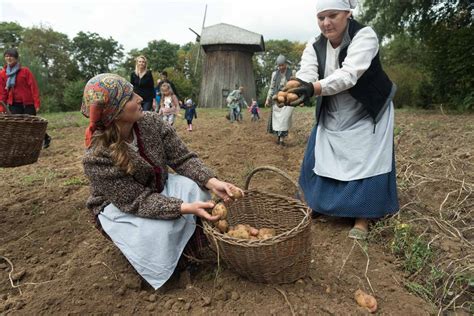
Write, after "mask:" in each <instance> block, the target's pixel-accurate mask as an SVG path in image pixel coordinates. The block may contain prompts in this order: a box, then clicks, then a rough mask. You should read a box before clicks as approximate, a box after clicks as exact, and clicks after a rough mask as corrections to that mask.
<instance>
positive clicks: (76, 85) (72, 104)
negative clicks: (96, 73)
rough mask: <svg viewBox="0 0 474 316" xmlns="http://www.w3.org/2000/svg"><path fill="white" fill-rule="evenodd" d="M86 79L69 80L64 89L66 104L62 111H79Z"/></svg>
mask: <svg viewBox="0 0 474 316" xmlns="http://www.w3.org/2000/svg"><path fill="white" fill-rule="evenodd" d="M85 84H86V83H85V81H83V80H77V81H71V82H68V83H67V85H66V88H65V89H64V105H63V107H62V111H79V109H80V108H81V104H82V94H83V92H84V86H85Z"/></svg>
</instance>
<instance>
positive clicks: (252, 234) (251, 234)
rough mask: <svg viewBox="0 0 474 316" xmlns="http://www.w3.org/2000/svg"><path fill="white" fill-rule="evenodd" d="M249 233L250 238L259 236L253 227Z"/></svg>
mask: <svg viewBox="0 0 474 316" xmlns="http://www.w3.org/2000/svg"><path fill="white" fill-rule="evenodd" d="M248 232H249V234H250V236H252V237H256V236H258V229H256V228H254V227H252V226H250V228H249V229H248Z"/></svg>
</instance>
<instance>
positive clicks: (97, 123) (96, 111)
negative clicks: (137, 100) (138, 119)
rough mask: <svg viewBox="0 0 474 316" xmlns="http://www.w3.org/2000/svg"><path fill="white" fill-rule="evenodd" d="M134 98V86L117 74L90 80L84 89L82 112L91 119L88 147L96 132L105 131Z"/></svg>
mask: <svg viewBox="0 0 474 316" xmlns="http://www.w3.org/2000/svg"><path fill="white" fill-rule="evenodd" d="M132 96H133V86H132V84H131V83H129V82H128V81H127V80H125V79H124V78H122V77H120V76H118V75H115V74H109V73H105V74H100V75H97V76H95V77H94V78H92V79H90V80H89V81H88V82H87V84H86V87H85V88H84V95H83V98H82V107H81V112H82V114H84V116H85V117H88V118H89V126H88V127H87V129H86V142H85V143H86V147H89V146H90V144H91V140H92V135H93V134H94V132H95V131H96V130H104V129H105V128H107V127H108V126H109V125H110V124H111V123H112V122H113V121H114V120H115V118H116V117H117V116H118V115H119V114H120V113H121V112H122V109H123V107H124V106H125V104H126V103H127V102H128V101H130V99H131V97H132Z"/></svg>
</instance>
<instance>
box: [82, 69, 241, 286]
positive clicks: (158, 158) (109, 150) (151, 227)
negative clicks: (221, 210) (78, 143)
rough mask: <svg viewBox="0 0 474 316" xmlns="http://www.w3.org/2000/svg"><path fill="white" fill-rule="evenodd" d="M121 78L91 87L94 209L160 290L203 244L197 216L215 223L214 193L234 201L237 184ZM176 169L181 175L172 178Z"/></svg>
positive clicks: (89, 164) (105, 78)
mask: <svg viewBox="0 0 474 316" xmlns="http://www.w3.org/2000/svg"><path fill="white" fill-rule="evenodd" d="M141 102H142V98H141V97H140V96H138V95H137V94H135V93H133V86H132V85H131V84H130V83H129V82H127V81H126V80H125V79H123V78H122V77H120V76H117V75H114V74H101V75H98V76H96V77H94V78H92V79H91V80H89V82H88V83H87V84H86V87H85V89H84V97H83V105H82V113H83V114H84V115H85V116H86V117H88V118H89V120H90V123H89V127H88V128H87V130H86V147H87V149H86V152H85V156H84V159H83V164H84V172H85V174H86V176H87V177H88V178H89V181H90V190H91V196H90V197H89V199H88V201H87V206H88V208H89V209H90V210H91V211H92V212H93V214H94V215H95V216H96V222H97V224H99V225H100V226H101V227H102V229H103V231H104V232H105V233H106V234H107V235H108V236H109V237H110V239H112V241H113V242H114V243H115V245H117V247H118V248H119V249H120V250H121V251H122V253H123V254H124V255H125V257H126V258H127V259H128V260H129V262H130V263H131V264H132V266H133V267H134V268H135V269H136V270H137V272H138V273H139V274H140V275H141V276H142V277H143V278H144V279H145V280H146V281H147V282H148V283H149V284H150V285H151V286H153V287H154V288H155V289H157V288H159V287H161V286H162V285H163V284H164V283H165V282H166V281H167V280H168V279H169V278H170V276H171V275H172V273H173V271H174V270H175V268H176V266H177V264H178V260H179V259H180V257H181V254H182V253H183V250H184V248H185V247H186V245H189V244H191V243H193V241H194V239H195V238H196V235H197V234H196V232H197V231H196V216H197V217H200V218H205V219H208V220H216V219H217V218H216V217H213V216H211V215H210V214H209V213H208V212H206V210H205V209H206V208H211V207H213V203H211V202H204V201H207V200H209V198H210V195H209V192H208V190H210V191H212V192H214V193H215V194H216V195H218V196H220V197H221V198H223V199H224V201H226V200H229V198H230V196H231V195H232V194H231V193H230V190H231V188H232V189H233V188H235V187H234V186H233V185H232V184H230V183H226V182H223V181H220V180H218V179H216V178H215V176H214V173H213V172H212V171H211V170H210V169H209V168H207V167H206V166H204V164H203V162H202V161H201V160H200V159H198V157H197V156H196V154H195V153H193V152H190V151H189V150H188V149H187V148H186V146H185V145H184V143H183V142H182V141H181V139H180V138H179V137H178V135H177V134H176V132H175V130H174V129H173V127H171V126H170V125H169V124H167V123H165V122H163V120H161V118H160V117H159V116H158V114H157V113H154V112H146V113H144V112H142V108H141ZM168 166H169V167H171V168H172V169H174V170H175V171H176V174H168V170H167V168H168Z"/></svg>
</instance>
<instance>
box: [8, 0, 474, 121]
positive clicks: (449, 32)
mask: <svg viewBox="0 0 474 316" xmlns="http://www.w3.org/2000/svg"><path fill="white" fill-rule="evenodd" d="M473 17H474V5H472V4H470V1H468V0H459V1H440V0H411V1H391V0H365V1H363V5H362V9H361V14H360V16H358V17H357V18H358V19H359V20H360V21H361V22H363V23H365V24H368V25H371V26H373V27H374V29H375V30H376V32H377V34H378V35H379V39H380V44H381V46H380V55H381V58H382V63H383V65H384V68H385V69H386V71H387V73H388V74H389V76H390V78H391V79H392V80H393V81H394V82H395V83H396V84H397V86H398V91H397V94H396V96H395V100H394V103H395V106H396V107H421V108H431V107H434V106H435V105H438V104H443V106H444V108H451V109H456V110H460V111H471V110H473V109H474V105H473V104H474V90H473V82H474V76H473V75H472V74H473V73H474V58H473V57H474V56H473V45H474V32H473V30H472V24H473ZM315 23H316V21H315ZM305 45H306V43H301V42H295V41H289V40H267V41H266V42H265V46H266V49H265V52H262V53H258V54H255V55H254V57H253V65H254V72H255V79H256V86H257V98H258V100H259V103H260V104H263V103H264V100H265V97H266V93H267V90H268V85H269V81H270V77H271V73H272V71H274V70H275V69H276V65H275V60H276V58H277V56H278V55H279V54H283V55H285V56H286V57H287V59H288V61H289V63H290V67H292V68H295V69H296V70H297V69H298V67H299V65H298V63H299V61H300V58H301V54H302V52H303V50H304V48H305ZM9 47H17V48H18V49H19V51H20V61H21V63H22V64H24V65H26V66H28V67H29V68H30V69H31V70H32V72H33V73H34V74H35V76H36V79H37V81H38V85H39V87H40V90H41V98H42V103H43V106H42V111H49V112H55V111H75V110H78V109H79V107H80V104H81V98H82V90H83V88H84V85H85V82H86V81H87V80H88V79H89V78H91V77H93V76H94V75H96V74H98V73H103V72H114V73H117V74H120V75H122V76H123V77H125V78H127V79H128V78H130V73H131V72H132V71H133V70H134V65H135V61H134V60H135V57H137V56H138V55H142V54H143V55H145V56H146V57H147V59H148V67H149V68H150V69H151V70H152V71H153V74H154V78H155V79H158V75H159V72H160V71H163V70H166V71H167V72H168V74H169V77H170V79H171V80H172V81H173V82H174V83H175V85H176V87H177V89H178V90H179V93H180V95H181V96H183V97H192V98H194V99H195V100H197V97H198V94H199V86H200V83H201V66H202V62H201V59H202V55H203V54H201V52H199V50H200V49H201V48H200V47H199V43H192V42H190V43H186V44H184V45H179V44H174V43H170V42H167V41H165V40H152V41H150V42H148V44H147V46H146V47H144V48H141V49H138V48H136V49H132V50H130V51H129V52H128V53H126V54H125V53H124V48H123V46H122V45H121V44H120V43H119V42H118V41H116V40H115V39H113V38H112V37H109V38H104V37H101V36H100V35H99V34H97V33H94V32H82V31H81V32H79V33H77V35H76V36H75V37H74V38H72V39H69V37H68V36H67V35H66V34H63V33H60V32H57V31H55V30H53V29H52V28H51V27H49V26H43V25H39V26H34V27H23V26H21V25H20V24H18V23H16V22H0V49H1V50H2V51H4V50H5V49H6V48H9ZM198 56H200V57H199V58H198Z"/></svg>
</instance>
